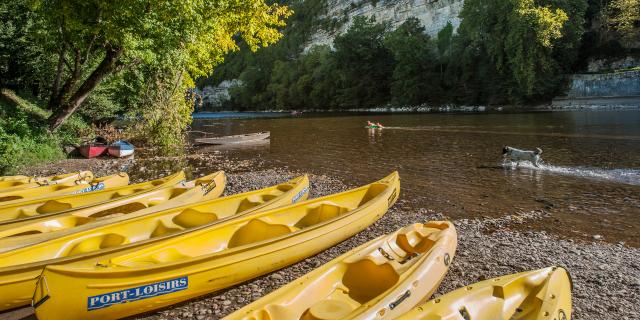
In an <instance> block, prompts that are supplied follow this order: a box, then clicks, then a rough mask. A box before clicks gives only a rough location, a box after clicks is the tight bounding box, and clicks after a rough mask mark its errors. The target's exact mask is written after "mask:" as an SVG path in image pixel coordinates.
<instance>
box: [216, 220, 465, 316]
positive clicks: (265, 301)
mask: <svg viewBox="0 0 640 320" xmlns="http://www.w3.org/2000/svg"><path fill="white" fill-rule="evenodd" d="M456 237H457V235H456V231H455V228H454V226H453V224H452V223H450V222H446V221H431V222H427V223H425V224H413V225H409V226H406V227H404V228H401V229H399V230H398V231H396V232H394V233H391V234H388V235H384V236H381V237H378V238H376V239H374V240H371V241H369V242H368V243H365V244H363V245H361V246H359V247H357V248H355V249H352V250H351V251H349V252H347V253H345V254H343V255H342V256H340V257H338V258H336V259H334V260H332V261H330V262H328V263H327V264H325V265H323V266H321V267H320V268H318V269H316V270H314V271H312V272H310V273H308V274H306V275H304V276H302V277H300V278H298V279H296V280H293V281H291V283H289V284H287V285H286V286H284V287H282V288H280V289H278V290H276V291H274V292H271V293H270V294H268V295H267V296H264V297H262V298H261V299H259V300H257V301H255V302H253V303H251V304H249V305H247V306H245V307H243V308H241V309H239V310H237V311H236V312H234V313H232V314H230V315H229V316H227V317H225V318H224V319H225V320H234V319H243V320H266V319H279V320H299V319H395V318H396V317H398V316H399V315H401V314H403V313H405V312H407V311H409V310H411V308H413V306H415V305H416V304H418V303H419V302H421V301H423V300H424V299H426V298H429V297H430V296H431V295H432V294H433V292H434V291H435V290H436V289H437V288H438V286H439V285H440V282H441V281H442V279H443V278H444V276H445V275H446V273H447V270H448V269H449V265H450V264H451V261H452V259H453V256H454V254H455V251H456V246H457V239H456Z"/></svg>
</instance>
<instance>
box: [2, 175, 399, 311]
mask: <svg viewBox="0 0 640 320" xmlns="http://www.w3.org/2000/svg"><path fill="white" fill-rule="evenodd" d="M399 192H400V179H399V176H398V173H397V172H394V173H393V174H391V175H389V176H388V177H386V178H384V179H383V180H380V181H377V182H374V183H372V184H369V185H366V186H363V187H360V188H356V189H352V190H349V191H345V192H342V193H338V194H333V195H328V196H325V197H321V198H316V199H312V200H308V201H304V202H299V203H296V204H292V205H289V206H286V207H281V208H276V209H272V210H267V211H260V212H254V213H251V214H245V215H242V216H241V217H239V218H236V219H231V220H228V221H224V222H221V223H217V224H214V225H211V226H210V227H205V228H202V229H199V230H196V231H192V232H188V233H185V234H182V235H179V236H176V237H173V238H171V239H169V240H166V241H162V242H160V243H158V244H155V245H152V246H146V247H143V248H136V249H131V250H127V251H125V252H121V253H117V254H113V255H109V256H104V257H102V258H103V259H102V260H100V261H99V262H98V264H96V262H95V261H89V262H84V263H78V264H71V265H66V266H47V267H46V268H45V270H44V271H43V273H42V275H41V276H40V278H39V281H38V284H37V287H36V290H35V294H34V300H33V301H34V306H35V312H36V316H37V317H38V318H39V319H69V320H73V319H87V318H94V319H117V318H123V317H126V316H129V315H133V314H137V313H142V312H145V311H148V310H153V309H158V308H162V307H164V306H168V305H172V304H175V303H178V302H181V301H185V300H188V299H190V298H194V297H197V296H201V295H204V294H207V293H210V292H214V291H217V290H221V289H224V288H228V287H230V286H232V285H235V284H238V283H241V282H243V281H246V280H248V279H252V278H255V277H257V276H260V275H263V274H266V273H269V272H272V271H274V270H277V269H280V268H282V267H285V266H287V265H290V264H292V263H295V262H297V261H300V260H302V259H305V258H307V257H309V256H311V255H314V254H317V253H318V252H320V251H322V250H325V249H326V248H329V247H331V246H333V245H335V244H337V243H339V242H341V241H343V240H345V239H347V238H349V237H351V236H353V235H354V234H356V233H357V232H360V231H362V230H364V229H365V228H367V227H368V226H370V225H371V224H372V223H373V222H375V221H376V220H378V219H379V218H380V217H381V216H382V215H384V214H385V213H386V212H387V210H388V209H389V207H390V206H392V205H393V204H394V203H395V201H396V200H397V198H398V194H399ZM0 272H1V271H0ZM125 292H126V293H125ZM2 294H4V291H0V296H2Z"/></svg>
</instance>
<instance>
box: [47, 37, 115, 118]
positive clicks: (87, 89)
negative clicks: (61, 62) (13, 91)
mask: <svg viewBox="0 0 640 320" xmlns="http://www.w3.org/2000/svg"><path fill="white" fill-rule="evenodd" d="M123 51H124V50H123V49H122V48H109V49H107V52H106V55H105V57H104V59H102V62H100V65H98V67H97V68H96V69H95V70H93V72H92V73H91V75H89V77H88V78H87V80H85V81H84V82H83V83H82V85H80V87H79V88H78V90H76V92H75V93H74V94H73V95H72V96H71V98H69V100H68V101H67V102H66V103H65V104H64V105H63V106H62V107H61V108H60V109H59V110H57V111H56V112H55V113H53V114H52V115H51V117H49V129H50V130H51V131H54V130H56V129H57V128H58V127H60V125H62V123H64V121H65V120H67V118H69V117H70V116H71V115H72V114H73V113H74V112H75V111H76V110H77V109H78V107H80V105H82V103H83V102H84V100H85V99H86V98H87V96H89V93H91V91H92V90H93V89H95V88H96V87H97V86H98V84H100V82H101V81H102V79H104V78H105V77H106V76H108V75H109V74H111V73H112V72H113V71H114V70H115V69H116V63H117V62H118V60H119V59H120V56H121V55H122V53H123Z"/></svg>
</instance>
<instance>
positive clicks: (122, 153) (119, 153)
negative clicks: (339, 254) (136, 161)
mask: <svg viewBox="0 0 640 320" xmlns="http://www.w3.org/2000/svg"><path fill="white" fill-rule="evenodd" d="M134 149H135V148H134V147H133V145H132V144H131V143H129V142H127V141H124V140H118V141H116V142H114V143H112V144H111V145H109V149H108V152H109V155H111V156H113V157H116V158H123V157H128V156H130V155H132V154H133V151H134Z"/></svg>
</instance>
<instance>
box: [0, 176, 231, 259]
mask: <svg viewBox="0 0 640 320" xmlns="http://www.w3.org/2000/svg"><path fill="white" fill-rule="evenodd" d="M182 178H184V173H183V172H179V173H176V174H174V175H172V176H169V177H166V178H163V179H158V180H154V181H150V182H146V183H147V185H142V184H145V183H141V185H142V186H140V187H141V188H143V187H144V188H143V189H140V190H142V191H140V192H137V193H133V194H132V196H126V197H125V196H122V197H120V198H115V197H114V196H116V195H126V194H127V193H128V190H119V191H117V190H115V189H112V190H113V191H114V192H113V194H112V195H111V197H114V198H115V199H114V200H109V201H103V202H100V203H98V204H96V205H90V206H85V207H79V208H77V209H75V210H68V211H63V212H61V213H60V212H58V213H54V214H52V215H50V216H46V217H42V218H39V219H32V220H26V221H21V222H18V223H11V224H6V225H0V252H4V251H8V250H12V249H15V248H20V247H24V246H27V245H31V244H33V243H40V242H44V241H48V240H51V239H55V238H58V237H61V236H64V235H67V234H70V233H74V232H77V231H81V230H86V229H87V228H93V227H96V226H100V225H104V224H109V223H112V222H115V221H120V220H125V219H128V218H131V217H136V216H139V215H146V214H149V213H152V212H158V211H163V210H168V209H172V208H175V207H179V206H183V205H185V204H187V203H194V202H198V201H205V200H209V199H215V198H218V197H219V196H220V195H221V194H222V192H223V191H224V188H225V185H226V177H225V175H224V172H223V171H218V172H216V173H213V174H210V175H208V176H205V177H202V178H199V179H196V180H193V181H189V182H184V181H182V180H181V179H182ZM162 181H164V183H160V184H158V182H162ZM167 182H168V183H167ZM154 185H156V186H157V187H152V188H149V186H154ZM123 188H124V187H123ZM117 189H120V188H117ZM132 190H136V189H132ZM86 196H87V197H88V196H89V195H86ZM91 196H94V194H91ZM107 196H109V195H108V194H107ZM106 198H107V199H108V197H106ZM0 212H2V211H1V210H0ZM80 226H82V228H80Z"/></svg>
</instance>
